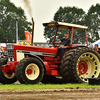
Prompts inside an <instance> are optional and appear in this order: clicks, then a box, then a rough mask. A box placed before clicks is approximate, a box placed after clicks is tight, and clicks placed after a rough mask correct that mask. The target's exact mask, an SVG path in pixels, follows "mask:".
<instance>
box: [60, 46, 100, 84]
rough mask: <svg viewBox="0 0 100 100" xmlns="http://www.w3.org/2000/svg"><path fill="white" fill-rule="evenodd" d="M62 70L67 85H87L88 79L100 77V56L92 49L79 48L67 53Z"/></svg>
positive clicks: (62, 63) (62, 62)
mask: <svg viewBox="0 0 100 100" xmlns="http://www.w3.org/2000/svg"><path fill="white" fill-rule="evenodd" d="M60 68H61V75H62V77H63V80H64V82H65V83H67V82H69V83H83V82H84V83H87V82H88V78H98V77H100V75H99V74H100V56H99V54H98V53H97V52H96V51H95V50H93V49H91V48H87V47H78V48H76V49H72V50H69V51H68V52H66V53H65V55H64V56H63V59H62V61H61V65H60Z"/></svg>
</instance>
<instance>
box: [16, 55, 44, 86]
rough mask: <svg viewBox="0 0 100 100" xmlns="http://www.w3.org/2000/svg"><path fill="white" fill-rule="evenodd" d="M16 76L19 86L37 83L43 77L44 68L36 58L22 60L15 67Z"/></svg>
mask: <svg viewBox="0 0 100 100" xmlns="http://www.w3.org/2000/svg"><path fill="white" fill-rule="evenodd" d="M29 71H30V72H29ZM16 76H17V79H18V81H19V82H20V83H21V84H36V83H39V82H40V81H41V80H42V78H43V76H44V66H43V64H42V62H41V61H40V60H39V59H37V58H33V57H27V58H24V59H22V60H21V61H20V62H19V63H18V65H17V67H16Z"/></svg>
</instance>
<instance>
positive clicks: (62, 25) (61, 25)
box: [43, 22, 88, 47]
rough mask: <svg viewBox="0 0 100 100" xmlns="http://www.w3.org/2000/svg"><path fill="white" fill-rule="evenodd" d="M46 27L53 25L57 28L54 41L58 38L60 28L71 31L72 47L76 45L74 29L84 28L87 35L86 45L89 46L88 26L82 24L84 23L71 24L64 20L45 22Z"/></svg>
mask: <svg viewBox="0 0 100 100" xmlns="http://www.w3.org/2000/svg"><path fill="white" fill-rule="evenodd" d="M43 25H44V26H45V27H52V28H56V32H55V36H54V40H53V43H54V42H55V40H56V36H57V32H58V29H66V30H68V31H69V38H70V39H71V44H70V47H73V46H76V45H74V44H73V31H74V30H82V29H83V30H84V33H85V34H84V35H85V37H86V46H88V39H87V32H86V29H87V28H88V27H87V26H82V25H77V24H70V23H63V22H49V23H43Z"/></svg>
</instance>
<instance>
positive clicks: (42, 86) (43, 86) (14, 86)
mask: <svg viewBox="0 0 100 100" xmlns="http://www.w3.org/2000/svg"><path fill="white" fill-rule="evenodd" d="M77 87H79V88H100V85H89V84H87V83H83V84H35V85H25V84H10V85H0V90H1V89H58V88H61V89H62V88H77Z"/></svg>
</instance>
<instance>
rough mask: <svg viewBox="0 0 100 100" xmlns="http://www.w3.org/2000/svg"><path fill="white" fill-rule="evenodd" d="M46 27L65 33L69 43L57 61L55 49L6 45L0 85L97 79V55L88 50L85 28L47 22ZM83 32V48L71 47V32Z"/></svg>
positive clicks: (99, 60)
mask: <svg viewBox="0 0 100 100" xmlns="http://www.w3.org/2000/svg"><path fill="white" fill-rule="evenodd" d="M43 25H44V26H46V27H52V28H56V33H55V36H54V41H53V43H54V42H55V40H56V35H57V31H58V28H60V29H66V30H68V31H69V38H70V39H71V44H70V46H69V47H68V48H66V50H65V53H64V55H63V58H62V60H61V61H59V56H56V55H57V52H58V47H59V46H56V47H55V46H52V47H49V48H47V47H38V46H25V45H16V44H14V45H13V44H12V45H11V44H10V45H7V50H8V57H7V59H6V58H3V59H1V60H0V82H1V83H3V84H11V83H14V82H16V81H17V80H18V81H19V82H20V83H21V84H36V83H39V82H42V83H68V82H71V83H83V82H84V83H87V82H88V78H98V77H99V74H100V56H99V54H98V53H97V52H96V51H95V50H93V49H92V48H89V47H88V40H87V33H86V29H87V27H86V26H81V25H76V24H69V23H62V22H50V23H43ZM80 29H84V30H85V31H84V32H85V34H84V35H85V36H86V43H87V46H84V45H79V44H72V40H73V31H74V30H80Z"/></svg>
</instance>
